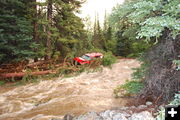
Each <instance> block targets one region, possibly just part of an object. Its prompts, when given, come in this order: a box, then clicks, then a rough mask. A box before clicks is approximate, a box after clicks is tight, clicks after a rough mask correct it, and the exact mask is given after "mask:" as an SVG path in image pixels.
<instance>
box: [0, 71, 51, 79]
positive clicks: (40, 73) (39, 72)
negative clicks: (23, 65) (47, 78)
mask: <svg viewBox="0 0 180 120" xmlns="http://www.w3.org/2000/svg"><path fill="white" fill-rule="evenodd" d="M51 73H54V72H53V71H52V70H47V71H38V72H31V73H28V74H27V73H24V72H19V73H3V74H0V78H16V77H23V76H25V75H29V76H36V75H45V74H51Z"/></svg>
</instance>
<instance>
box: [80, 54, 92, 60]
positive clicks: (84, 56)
mask: <svg viewBox="0 0 180 120" xmlns="http://www.w3.org/2000/svg"><path fill="white" fill-rule="evenodd" d="M81 58H83V59H85V60H91V58H90V57H89V56H87V55H83V56H82V57H81Z"/></svg>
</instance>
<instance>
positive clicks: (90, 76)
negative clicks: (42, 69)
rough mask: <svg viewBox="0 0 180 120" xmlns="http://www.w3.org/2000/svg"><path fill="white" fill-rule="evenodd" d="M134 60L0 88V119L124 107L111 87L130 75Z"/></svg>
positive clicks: (45, 119)
mask: <svg viewBox="0 0 180 120" xmlns="http://www.w3.org/2000/svg"><path fill="white" fill-rule="evenodd" d="M139 66H140V64H139V62H138V61H137V60H134V59H121V60H118V62H117V63H115V64H113V65H112V69H109V68H103V70H102V71H98V72H93V73H87V72H83V73H82V74H80V75H78V76H75V77H71V78H63V79H62V78H57V79H56V80H47V81H46V80H45V81H41V82H40V83H36V84H29V85H25V86H19V87H16V88H12V89H9V90H8V89H7V90H4V88H3V87H1V88H0V90H1V89H2V91H1V92H0V120H24V119H27V120H32V119H33V120H48V119H49V118H62V117H63V116H64V115H65V114H74V115H79V114H83V113H85V112H89V111H96V112H99V111H102V110H105V109H111V108H114V107H120V106H124V105H125V104H126V103H127V99H123V98H120V99H115V98H114V96H113V89H114V88H115V87H116V86H117V85H120V84H124V83H125V81H126V80H127V79H130V78H131V73H132V72H133V71H132V68H136V67H139Z"/></svg>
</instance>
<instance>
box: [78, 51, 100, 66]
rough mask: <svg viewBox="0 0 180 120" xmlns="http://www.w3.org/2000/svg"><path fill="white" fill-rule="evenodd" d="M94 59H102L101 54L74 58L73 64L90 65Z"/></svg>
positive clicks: (89, 54)
mask: <svg viewBox="0 0 180 120" xmlns="http://www.w3.org/2000/svg"><path fill="white" fill-rule="evenodd" d="M96 58H103V54H101V53H88V54H85V55H83V56H81V57H76V58H74V61H75V63H77V64H80V65H83V64H86V63H87V64H90V63H91V62H93V60H95V59H96Z"/></svg>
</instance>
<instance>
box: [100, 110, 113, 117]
mask: <svg viewBox="0 0 180 120" xmlns="http://www.w3.org/2000/svg"><path fill="white" fill-rule="evenodd" d="M110 112H111V111H110V110H107V111H105V112H102V113H100V116H101V117H102V118H103V119H107V118H110Z"/></svg>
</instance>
